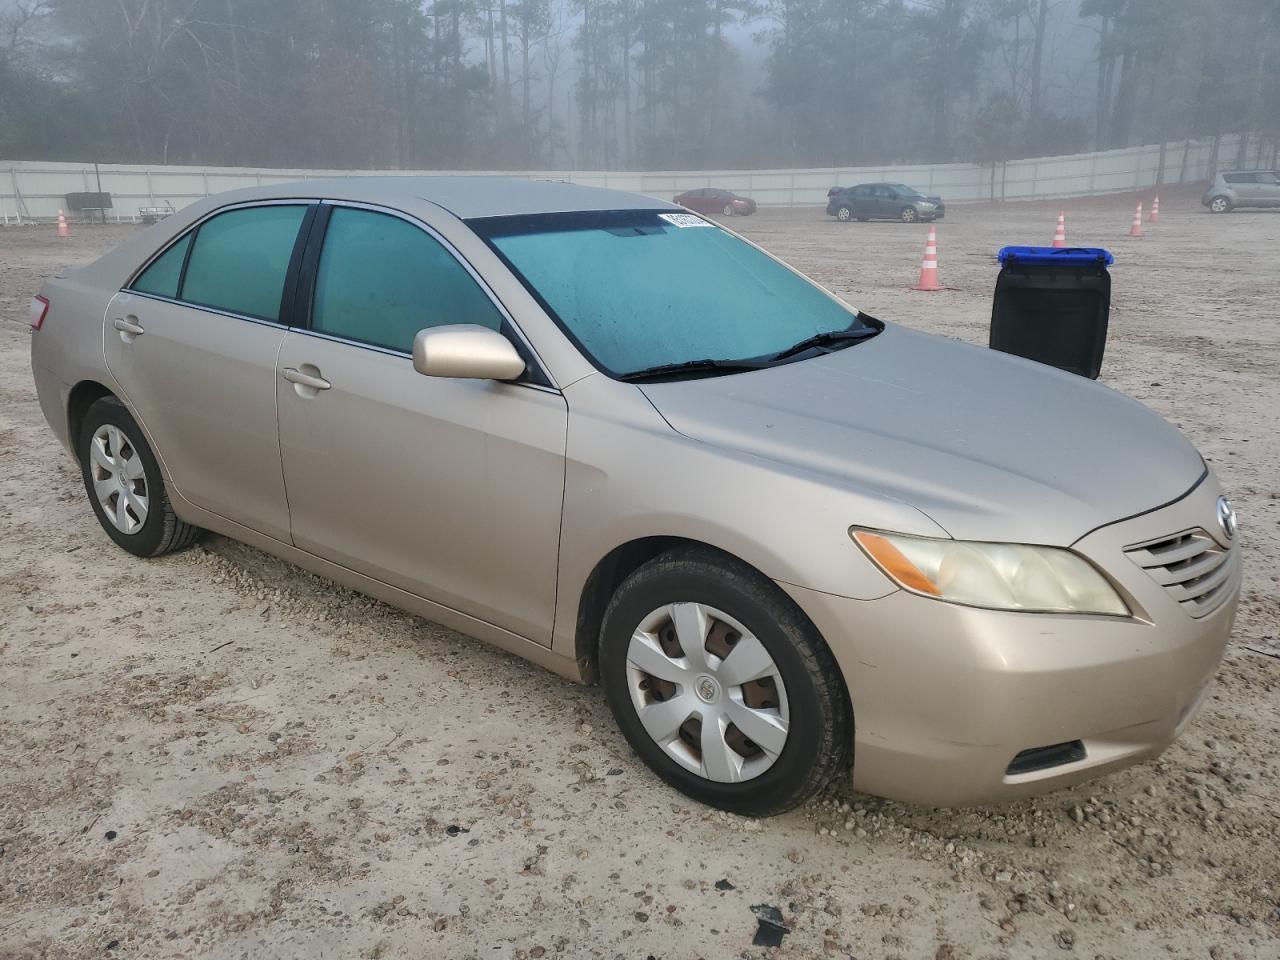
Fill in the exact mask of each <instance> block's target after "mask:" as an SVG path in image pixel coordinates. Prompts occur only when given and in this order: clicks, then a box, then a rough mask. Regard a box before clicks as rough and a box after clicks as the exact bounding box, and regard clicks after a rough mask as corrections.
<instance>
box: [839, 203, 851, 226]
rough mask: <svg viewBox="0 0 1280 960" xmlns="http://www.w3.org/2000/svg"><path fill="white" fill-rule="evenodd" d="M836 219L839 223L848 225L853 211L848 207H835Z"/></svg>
mask: <svg viewBox="0 0 1280 960" xmlns="http://www.w3.org/2000/svg"><path fill="white" fill-rule="evenodd" d="M836 219H837V220H839V221H840V222H841V223H848V222H849V221H850V220H852V219H853V210H852V208H850V207H843V206H842V207H836Z"/></svg>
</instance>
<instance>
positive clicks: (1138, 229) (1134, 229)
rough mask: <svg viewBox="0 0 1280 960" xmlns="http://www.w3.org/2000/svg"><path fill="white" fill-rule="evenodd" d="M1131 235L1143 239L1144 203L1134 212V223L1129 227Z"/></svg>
mask: <svg viewBox="0 0 1280 960" xmlns="http://www.w3.org/2000/svg"><path fill="white" fill-rule="evenodd" d="M1129 236H1131V237H1134V238H1135V239H1138V240H1141V239H1142V236H1143V233H1142V204H1138V209H1137V210H1135V211H1134V212H1133V225H1132V226H1130V227H1129Z"/></svg>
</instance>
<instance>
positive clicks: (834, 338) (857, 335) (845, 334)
mask: <svg viewBox="0 0 1280 960" xmlns="http://www.w3.org/2000/svg"><path fill="white" fill-rule="evenodd" d="M881 329H882V328H880V327H863V328H861V329H858V330H828V331H827V332H826V333H818V334H814V335H813V336H812V337H809V338H807V339H805V340H801V341H800V342H799V343H796V344H793V345H791V346H789V347H787V349H785V350H781V351H779V352H778V353H775V354H774V355H773V356H772V357H770V358H769V359H770V360H773V361H775V362H776V361H778V360H786V359H787V358H788V357H794V356H796V355H797V354H801V353H804V352H805V351H806V350H812V349H814V348H815V347H830V346H834V345H835V344H838V343H856V342H858V341H859V340H869V339H870V338H871V337H874V336H875V335H876V334H878V333H879V332H880V330H881Z"/></svg>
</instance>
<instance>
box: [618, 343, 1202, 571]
mask: <svg viewBox="0 0 1280 960" xmlns="http://www.w3.org/2000/svg"><path fill="white" fill-rule="evenodd" d="M641 389H642V390H643V391H644V393H645V395H646V396H647V397H648V398H649V400H650V402H651V403H652V404H653V405H654V407H656V408H657V410H658V412H659V413H660V414H662V416H663V417H664V418H665V419H666V420H667V422H668V423H669V424H670V425H671V427H672V428H673V429H675V430H676V431H678V432H679V433H681V434H684V435H685V436H687V437H690V438H691V439H694V440H698V441H701V442H704V443H708V444H714V445H717V446H721V447H725V448H731V449H734V450H738V451H741V452H745V453H749V454H752V455H755V456H758V457H762V458H765V459H768V460H772V461H776V462H779V463H784V464H787V465H789V466H791V467H794V468H798V469H803V470H806V471H813V472H817V473H821V474H824V475H826V476H828V477H830V478H832V480H833V481H834V482H838V483H843V484H847V485H850V486H852V487H854V488H856V489H858V490H860V491H862V492H865V493H869V494H872V495H875V496H881V497H886V498H890V499H894V500H898V501H902V502H905V503H908V504H910V505H911V506H913V507H916V508H917V509H919V510H921V511H923V512H924V513H926V514H927V515H928V516H929V517H930V518H932V519H933V520H934V521H935V522H936V523H938V524H939V525H940V526H941V527H943V528H944V529H945V530H946V531H947V532H948V533H950V534H951V536H953V537H956V538H957V539H972V540H999V541H1009V542H1019V543H1042V544H1050V545H1056V546H1067V545H1070V544H1072V543H1074V542H1075V541H1076V540H1078V539H1079V538H1080V537H1082V536H1084V534H1086V533H1088V532H1089V531H1091V530H1093V529H1096V528H1097V527H1099V526H1102V525H1104V524H1107V523H1111V522H1114V521H1116V520H1120V519H1123V518H1125V517H1129V516H1133V515H1134V514H1138V513H1142V512H1144V511H1147V510H1150V509H1152V508H1154V507H1157V506H1160V505H1162V504H1165V503H1168V502H1170V501H1173V500H1176V499H1178V498H1180V497H1181V496H1182V495H1184V494H1185V493H1186V492H1187V491H1188V490H1190V489H1191V488H1193V487H1194V486H1195V485H1196V484H1197V483H1198V482H1199V480H1200V479H1201V478H1202V477H1203V475H1204V473H1205V470H1206V468H1205V465H1204V461H1203V460H1202V459H1201V457H1200V455H1199V453H1197V452H1196V450H1195V448H1194V447H1192V446H1191V444H1190V443H1188V442H1187V440H1186V439H1185V438H1184V437H1183V436H1182V434H1181V433H1180V432H1179V431H1178V430H1176V429H1175V428H1174V427H1172V426H1170V425H1169V424H1168V423H1166V422H1165V421H1164V420H1162V419H1161V418H1160V417H1158V416H1157V415H1156V414H1154V413H1152V412H1151V411H1150V410H1148V409H1147V408H1146V407H1144V406H1143V405H1142V404H1140V403H1138V402H1137V401H1136V400H1132V399H1130V398H1128V397H1125V396H1123V395H1122V394H1119V393H1116V392H1115V391H1113V390H1110V389H1108V388H1106V387H1103V386H1101V385H1099V384H1097V383H1094V382H1093V381H1090V380H1086V379H1084V378H1082V377H1078V376H1075V375H1073V374H1067V373H1063V372H1061V371H1058V370H1055V369H1053V368H1051V367H1046V366H1044V365H1041V364H1038V363H1033V362H1032V361H1029V360H1023V359H1020V358H1017V357H1011V356H1009V355H1007V354H1003V353H998V352H995V351H991V350H984V349H980V348H978V347H973V346H970V345H968V344H963V343H960V342H958V341H954V340H950V339H947V338H943V337H937V336H931V335H929V334H923V333H917V332H914V331H910V330H907V329H905V328H902V327H898V326H893V325H889V326H887V327H886V329H885V331H884V332H883V333H881V334H880V335H879V336H877V337H875V338H874V339H871V340H868V341H864V342H863V343H860V344H856V345H854V346H851V347H848V348H846V349H844V350H839V351H836V352H834V353H830V354H826V355H824V356H819V357H814V358H812V359H808V360H802V361H798V362H795V363H790V364H784V365H782V366H778V367H771V368H768V369H765V370H759V371H751V372H748V373H742V374H735V375H732V376H725V377H712V378H705V379H699V380H683V381H674V382H666V383H650V384H644V385H643V386H642V387H641ZM849 522H851V523H856V522H857V518H856V517H850V518H849Z"/></svg>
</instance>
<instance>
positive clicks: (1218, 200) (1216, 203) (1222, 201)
mask: <svg viewBox="0 0 1280 960" xmlns="http://www.w3.org/2000/svg"><path fill="white" fill-rule="evenodd" d="M1231 206H1232V204H1231V200H1230V198H1228V197H1214V198H1213V199H1212V200H1210V201H1209V212H1210V213H1230V212H1231Z"/></svg>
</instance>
